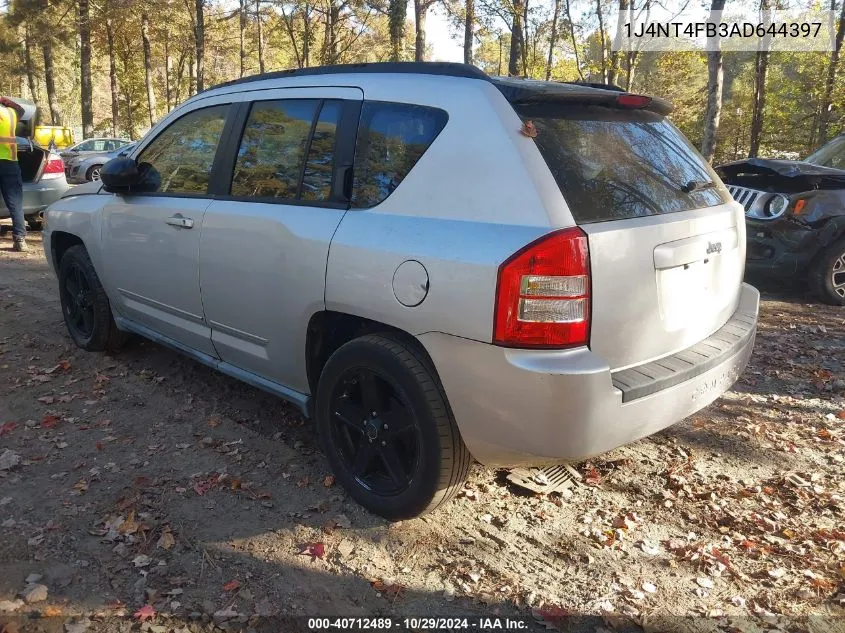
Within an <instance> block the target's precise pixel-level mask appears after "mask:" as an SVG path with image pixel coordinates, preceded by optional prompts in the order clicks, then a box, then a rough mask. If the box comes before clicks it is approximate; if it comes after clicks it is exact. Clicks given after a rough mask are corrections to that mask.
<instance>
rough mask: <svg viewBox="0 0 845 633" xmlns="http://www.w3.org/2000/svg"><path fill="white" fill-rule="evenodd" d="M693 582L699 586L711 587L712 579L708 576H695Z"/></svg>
mask: <svg viewBox="0 0 845 633" xmlns="http://www.w3.org/2000/svg"><path fill="white" fill-rule="evenodd" d="M695 582H696V583H697V584H698V586H699V587H704V588H705V589H712V588H713V581H712V580H710V579H709V578H696V579H695Z"/></svg>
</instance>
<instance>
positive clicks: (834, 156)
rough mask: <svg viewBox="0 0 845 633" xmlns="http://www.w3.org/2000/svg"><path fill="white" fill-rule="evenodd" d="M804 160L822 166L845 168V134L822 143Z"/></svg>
mask: <svg viewBox="0 0 845 633" xmlns="http://www.w3.org/2000/svg"><path fill="white" fill-rule="evenodd" d="M806 162H808V163H813V164H814V165H821V166H822V167H833V168H834V169H845V134H843V135H841V136H838V137H837V138H835V139H833V140H832V141H830V142H829V143H828V144H827V145H822V146H821V147H820V148H819V149H817V150H816V151H815V152H813V153H812V154H810V155H809V156H808V157H807V158H806Z"/></svg>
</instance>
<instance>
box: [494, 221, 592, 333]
mask: <svg viewBox="0 0 845 633" xmlns="http://www.w3.org/2000/svg"><path fill="white" fill-rule="evenodd" d="M589 334H590V254H589V250H588V247H587V236H586V235H585V234H584V232H583V231H582V230H581V229H579V228H577V227H574V228H570V229H563V230H561V231H556V232H554V233H550V234H549V235H545V236H543V237H542V238H540V239H539V240H537V241H535V242H532V243H531V244H529V245H528V246H526V247H525V248H523V249H522V250H520V251H519V252H517V253H516V254H514V255H513V256H511V257H510V258H509V259H508V260H507V261H505V262H504V263H503V264H502V265H501V266H499V281H498V285H497V288H496V312H495V317H494V321H493V342H494V343H495V344H496V345H503V346H506V347H544V348H561V347H574V346H578V345H586V344H587V341H588V338H589Z"/></svg>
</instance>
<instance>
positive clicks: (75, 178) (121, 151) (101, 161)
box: [65, 142, 138, 185]
mask: <svg viewBox="0 0 845 633" xmlns="http://www.w3.org/2000/svg"><path fill="white" fill-rule="evenodd" d="M137 144H138V143H137V142H135V143H128V144H126V145H122V146H121V147H119V148H117V149H114V150H112V151H110V152H99V153H98V152H89V153H87V154H84V155H82V156H77V157H74V158H71V159H70V160H69V161H67V163H65V176H66V177H67V181H68V182H69V183H70V184H72V185H78V184H81V183H84V182H91V181H92V180H99V179H100V169H101V168H102V166H103V165H105V164H106V163H107V162H109V161H110V160H111V159H112V158H116V157H118V156H125V155H126V154H129V153H130V152H131V151H132V150H133V149H135V146H136V145H137Z"/></svg>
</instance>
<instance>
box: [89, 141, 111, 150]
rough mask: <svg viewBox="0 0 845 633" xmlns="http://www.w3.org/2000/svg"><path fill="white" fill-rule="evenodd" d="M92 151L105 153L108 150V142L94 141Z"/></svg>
mask: <svg viewBox="0 0 845 633" xmlns="http://www.w3.org/2000/svg"><path fill="white" fill-rule="evenodd" d="M91 149H93V150H94V151H95V152H104V151H106V150H107V149H108V147H107V146H106V141H104V140H102V139H100V140H99V141H94V143H93V145H92V147H91Z"/></svg>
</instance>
